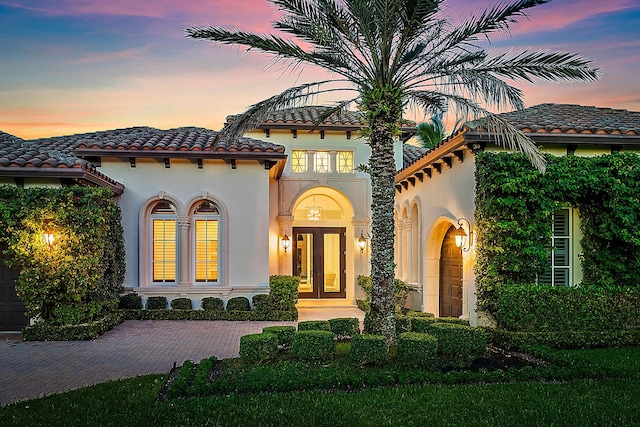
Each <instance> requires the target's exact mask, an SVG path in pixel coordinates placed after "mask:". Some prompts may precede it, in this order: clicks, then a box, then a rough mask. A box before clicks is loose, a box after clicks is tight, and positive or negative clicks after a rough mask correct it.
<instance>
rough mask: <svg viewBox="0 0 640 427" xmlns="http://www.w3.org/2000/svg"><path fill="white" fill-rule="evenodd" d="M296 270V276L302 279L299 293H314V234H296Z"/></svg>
mask: <svg viewBox="0 0 640 427" xmlns="http://www.w3.org/2000/svg"><path fill="white" fill-rule="evenodd" d="M295 238H296V255H297V256H296V258H297V259H296V268H295V275H296V276H298V277H300V287H299V288H298V292H300V293H310V292H313V234H312V233H295Z"/></svg>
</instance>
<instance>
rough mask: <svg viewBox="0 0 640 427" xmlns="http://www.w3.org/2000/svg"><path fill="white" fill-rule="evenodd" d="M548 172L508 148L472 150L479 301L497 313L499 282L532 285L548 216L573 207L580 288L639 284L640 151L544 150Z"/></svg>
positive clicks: (544, 254) (544, 250)
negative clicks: (563, 152) (559, 153)
mask: <svg viewBox="0 0 640 427" xmlns="http://www.w3.org/2000/svg"><path fill="white" fill-rule="evenodd" d="M547 160H548V168H547V172H546V173H545V174H544V175H542V174H540V173H539V172H537V171H536V170H534V169H533V168H532V167H531V165H530V163H529V162H528V161H527V160H526V158H525V157H524V156H522V155H519V154H513V153H492V152H484V153H480V154H478V155H477V156H476V200H475V202H476V229H477V230H478V237H477V248H476V250H477V252H476V254H477V261H476V267H475V273H476V288H477V294H478V301H479V308H481V309H484V310H487V311H489V312H492V313H495V312H496V311H497V309H498V307H497V304H498V298H499V295H498V290H499V288H500V287H501V286H504V285H518V286H535V283H536V277H537V276H538V275H542V274H543V273H544V272H545V270H546V269H547V268H548V267H549V266H548V251H549V247H548V245H549V241H550V236H551V215H552V213H553V212H554V211H555V210H557V209H559V208H560V207H562V206H571V207H574V208H576V209H577V210H578V213H579V216H580V228H581V230H582V233H583V239H582V240H581V245H582V249H583V253H582V254H581V260H582V270H583V281H582V283H581V284H580V285H581V287H596V288H599V289H603V288H606V289H609V288H619V287H632V288H640V223H638V219H639V218H638V215H640V156H638V155H637V154H633V153H624V152H623V153H619V154H618V153H616V154H611V155H601V156H597V157H577V156H562V157H555V156H548V158H547Z"/></svg>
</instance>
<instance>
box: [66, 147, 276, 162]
mask: <svg viewBox="0 0 640 427" xmlns="http://www.w3.org/2000/svg"><path fill="white" fill-rule="evenodd" d="M73 153H74V155H76V156H83V157H126V158H131V157H135V158H154V159H158V158H182V159H220V160H231V159H235V160H258V161H265V160H273V161H278V160H281V159H285V158H286V157H287V155H286V154H285V153H284V152H280V151H272V152H263V151H223V152H220V151H206V150H201V151H194V150H189V151H186V150H185V151H180V150H102V149H95V148H78V149H76V150H74V152H73Z"/></svg>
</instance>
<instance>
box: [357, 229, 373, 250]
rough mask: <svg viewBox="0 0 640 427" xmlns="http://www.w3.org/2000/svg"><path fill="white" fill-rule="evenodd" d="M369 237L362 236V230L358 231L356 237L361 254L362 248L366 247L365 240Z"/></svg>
mask: <svg viewBox="0 0 640 427" xmlns="http://www.w3.org/2000/svg"><path fill="white" fill-rule="evenodd" d="M368 239H370V237H369V236H368V235H367V237H364V230H362V231H360V237H358V248H360V253H361V254H363V253H364V250H365V249H367V240H368Z"/></svg>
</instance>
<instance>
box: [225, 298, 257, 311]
mask: <svg viewBox="0 0 640 427" xmlns="http://www.w3.org/2000/svg"><path fill="white" fill-rule="evenodd" d="M250 310H251V305H250V304H249V299H248V298H246V297H233V298H230V299H229V301H227V312H231V311H250Z"/></svg>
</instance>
